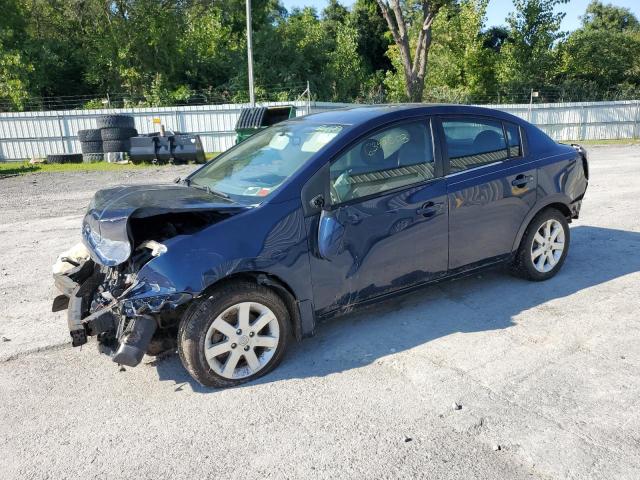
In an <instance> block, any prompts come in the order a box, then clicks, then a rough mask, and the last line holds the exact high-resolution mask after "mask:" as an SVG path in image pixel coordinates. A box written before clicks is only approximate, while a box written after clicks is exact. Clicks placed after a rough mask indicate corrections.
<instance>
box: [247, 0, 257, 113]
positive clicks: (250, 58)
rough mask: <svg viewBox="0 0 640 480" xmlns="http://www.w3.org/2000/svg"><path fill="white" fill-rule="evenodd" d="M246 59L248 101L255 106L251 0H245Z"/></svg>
mask: <svg viewBox="0 0 640 480" xmlns="http://www.w3.org/2000/svg"><path fill="white" fill-rule="evenodd" d="M247 61H248V62H249V102H251V106H252V107H255V106H256V96H255V93H254V91H253V39H252V37H251V0H247Z"/></svg>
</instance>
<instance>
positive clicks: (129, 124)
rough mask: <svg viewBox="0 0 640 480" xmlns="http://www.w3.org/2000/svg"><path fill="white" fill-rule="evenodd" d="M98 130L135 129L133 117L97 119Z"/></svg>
mask: <svg viewBox="0 0 640 480" xmlns="http://www.w3.org/2000/svg"><path fill="white" fill-rule="evenodd" d="M97 123H98V128H134V127H135V124H134V121H133V117H130V116H129V115H103V116H101V117H98V119H97Z"/></svg>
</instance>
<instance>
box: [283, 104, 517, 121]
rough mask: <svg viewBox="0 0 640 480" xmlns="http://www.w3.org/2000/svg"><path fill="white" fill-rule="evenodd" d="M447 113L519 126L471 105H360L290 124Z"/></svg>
mask: <svg viewBox="0 0 640 480" xmlns="http://www.w3.org/2000/svg"><path fill="white" fill-rule="evenodd" d="M447 114H450V115H451V114H453V115H455V114H467V115H469V114H474V115H482V116H491V117H497V118H502V119H504V120H509V121H513V122H518V123H522V119H520V118H518V117H515V116H513V115H511V114H509V113H506V112H502V111H500V110H494V109H491V108H484V107H476V106H472V105H458V104H428V103H411V104H406V103H404V104H385V105H363V106H357V107H347V108H339V109H335V110H329V111H326V112H320V113H314V114H311V115H305V116H303V117H298V118H296V119H295V120H294V121H300V122H309V123H333V124H340V125H352V126H357V125H362V124H365V123H369V122H371V121H374V120H376V119H380V120H382V119H384V120H387V121H393V120H401V119H402V118H403V117H406V116H414V115H447Z"/></svg>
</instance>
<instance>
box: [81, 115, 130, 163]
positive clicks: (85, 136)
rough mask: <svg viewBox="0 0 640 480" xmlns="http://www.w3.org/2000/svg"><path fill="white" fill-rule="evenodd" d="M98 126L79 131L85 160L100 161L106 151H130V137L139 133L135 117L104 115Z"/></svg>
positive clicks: (98, 120) (98, 121)
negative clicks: (135, 124)
mask: <svg viewBox="0 0 640 480" xmlns="http://www.w3.org/2000/svg"><path fill="white" fill-rule="evenodd" d="M97 124H98V128H91V129H87V130H79V131H78V140H80V148H81V150H82V158H83V161H84V162H88V163H91V162H100V161H102V160H104V154H105V153H111V152H125V153H126V152H129V149H130V148H131V144H130V139H131V137H135V136H137V135H138V132H137V131H136V129H135V126H134V121H133V117H130V116H128V115H103V116H101V117H98V119H97Z"/></svg>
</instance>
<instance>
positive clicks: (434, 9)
mask: <svg viewBox="0 0 640 480" xmlns="http://www.w3.org/2000/svg"><path fill="white" fill-rule="evenodd" d="M376 1H377V3H378V6H379V7H380V10H381V11H382V16H383V17H384V19H385V20H386V21H387V26H388V28H389V31H390V32H391V35H392V36H393V40H394V41H395V46H396V49H397V52H398V57H399V59H400V63H401V65H402V70H403V74H404V83H405V92H406V95H407V98H408V99H409V100H410V101H412V102H420V101H422V94H423V91H424V79H425V75H426V72H427V60H428V56H429V49H430V47H431V42H432V32H431V27H432V26H433V21H434V20H435V18H436V15H437V14H438V11H440V9H441V8H442V7H443V6H445V5H448V4H451V3H453V1H454V0H418V1H417V2H416V4H413V3H408V2H406V1H405V2H403V3H402V4H401V2H400V0H376ZM414 16H415V19H416V20H417V25H418V27H417V30H418V32H417V37H416V38H415V42H414V45H413V49H414V52H413V55H412V54H411V49H412V45H411V39H410V36H409V31H410V29H411V24H412V20H413V17H414Z"/></svg>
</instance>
